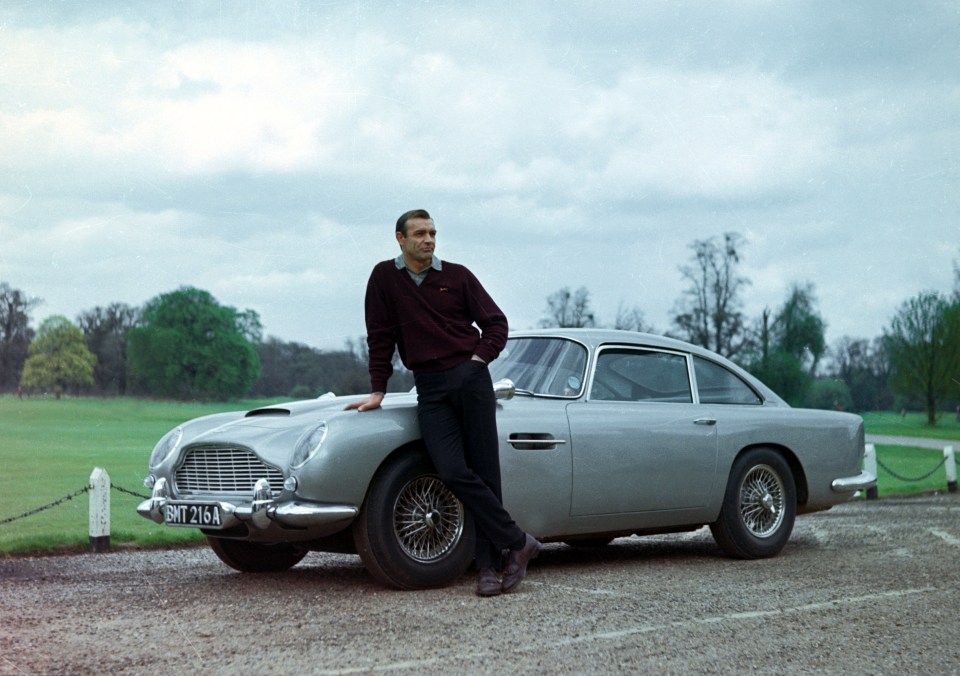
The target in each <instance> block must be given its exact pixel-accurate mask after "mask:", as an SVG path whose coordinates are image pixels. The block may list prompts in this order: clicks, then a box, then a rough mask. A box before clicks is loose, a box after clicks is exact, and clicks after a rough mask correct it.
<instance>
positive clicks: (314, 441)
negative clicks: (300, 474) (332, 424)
mask: <svg viewBox="0 0 960 676" xmlns="http://www.w3.org/2000/svg"><path fill="white" fill-rule="evenodd" d="M326 438H327V423H325V422H322V423H320V424H319V425H315V426H314V427H312V428H311V429H310V430H308V431H307V432H306V433H305V434H303V436H301V437H300V439H299V440H298V441H297V446H296V448H294V449H293V457H292V458H290V469H299V468H301V467H303V466H304V465H305V464H307V461H308V460H310V458H312V457H313V456H315V455H316V454H317V451H319V450H320V446H322V445H323V440H324V439H326Z"/></svg>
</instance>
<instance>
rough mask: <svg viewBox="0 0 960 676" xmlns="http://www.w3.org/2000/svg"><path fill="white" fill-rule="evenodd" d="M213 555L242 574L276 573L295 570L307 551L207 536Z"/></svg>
mask: <svg viewBox="0 0 960 676" xmlns="http://www.w3.org/2000/svg"><path fill="white" fill-rule="evenodd" d="M207 542H208V543H209V544H210V548H211V549H212V550H213V553H214V554H216V555H217V557H218V558H219V559H220V560H221V561H223V562H224V563H225V564H227V565H228V566H230V567H231V568H233V569H234V570H239V571H240V572H242V573H275V572H278V571H281V570H287V569H288V568H293V567H294V566H295V565H297V564H298V563H300V561H302V560H303V557H304V556H306V555H307V550H305V549H298V548H297V547H294V546H293V545H289V544H284V543H280V544H260V543H257V542H247V541H246V540H229V539H227V538H215V537H211V536H209V535H208V536H207Z"/></svg>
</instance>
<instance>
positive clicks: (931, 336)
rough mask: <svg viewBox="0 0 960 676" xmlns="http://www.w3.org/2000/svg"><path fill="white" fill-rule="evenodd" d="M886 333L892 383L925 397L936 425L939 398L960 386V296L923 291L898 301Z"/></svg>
mask: <svg viewBox="0 0 960 676" xmlns="http://www.w3.org/2000/svg"><path fill="white" fill-rule="evenodd" d="M883 338H884V345H885V347H886V350H887V354H888V356H889V359H890V367H891V378H890V384H891V387H892V388H893V389H894V391H896V392H898V393H900V394H903V395H905V396H908V397H918V398H919V399H921V400H922V401H923V404H924V407H925V408H926V412H927V423H928V424H929V425H935V424H936V422H937V415H936V414H937V402H938V401H941V400H943V399H945V398H947V397H949V396H951V395H952V394H954V393H956V392H958V391H960V378H958V377H957V376H958V374H960V302H957V301H956V300H953V301H951V300H950V299H947V298H945V297H944V296H941V295H940V294H939V293H937V292H935V291H928V292H923V293H920V294H919V295H917V296H915V297H914V298H911V299H910V300H908V301H906V302H905V303H904V304H903V305H901V306H900V309H899V311H898V312H897V314H896V315H895V316H894V317H893V320H892V321H891V323H890V326H889V328H887V329H885V330H884V335H883Z"/></svg>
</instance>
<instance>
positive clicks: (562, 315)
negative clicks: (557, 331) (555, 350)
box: [540, 286, 596, 329]
mask: <svg viewBox="0 0 960 676" xmlns="http://www.w3.org/2000/svg"><path fill="white" fill-rule="evenodd" d="M540 326H542V327H543V328H554V327H557V328H578V329H579V328H586V327H590V326H596V318H595V317H594V314H593V310H591V309H590V292H589V291H587V288H586V287H585V286H581V287H580V288H579V289H577V290H576V291H575V292H571V291H570V288H569V287H566V286H565V287H563V288H562V289H560V290H559V291H557V292H556V293H554V294H552V295H551V296H550V297H548V298H547V308H546V317H545V318H544V319H542V320H540Z"/></svg>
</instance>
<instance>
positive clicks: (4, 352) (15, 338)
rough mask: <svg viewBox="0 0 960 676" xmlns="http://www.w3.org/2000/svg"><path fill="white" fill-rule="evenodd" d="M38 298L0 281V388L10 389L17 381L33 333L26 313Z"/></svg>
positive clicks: (18, 380)
mask: <svg viewBox="0 0 960 676" xmlns="http://www.w3.org/2000/svg"><path fill="white" fill-rule="evenodd" d="M39 302H40V301H39V299H36V298H32V299H31V298H27V295H26V294H25V293H23V291H20V290H19V289H14V288H12V287H11V286H10V285H9V284H7V283H6V282H0V390H12V389H13V388H15V387H16V386H17V384H18V383H19V382H20V375H21V373H22V372H23V364H24V362H25V361H26V360H27V355H28V354H29V349H30V341H32V340H33V336H34V332H33V329H31V328H30V316H29V313H30V310H31V308H32V307H33V306H35V305H37V304H38V303H39Z"/></svg>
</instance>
